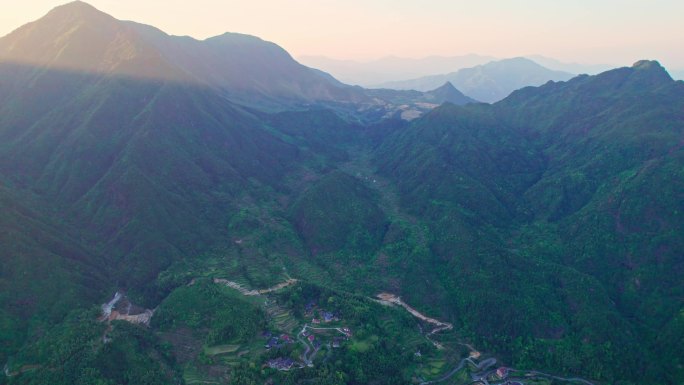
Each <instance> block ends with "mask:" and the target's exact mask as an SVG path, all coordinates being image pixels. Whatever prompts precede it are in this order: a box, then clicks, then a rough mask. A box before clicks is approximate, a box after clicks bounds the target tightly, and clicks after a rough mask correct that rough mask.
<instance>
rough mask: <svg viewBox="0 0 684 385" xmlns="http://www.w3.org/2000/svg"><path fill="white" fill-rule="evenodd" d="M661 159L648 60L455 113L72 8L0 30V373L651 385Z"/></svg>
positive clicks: (275, 52)
mask: <svg viewBox="0 0 684 385" xmlns="http://www.w3.org/2000/svg"><path fill="white" fill-rule="evenodd" d="M195 59H198V60H195ZM440 85H441V84H440ZM444 101H447V102H452V103H457V104H463V105H460V106H458V105H455V104H451V103H446V104H443V105H441V106H439V107H436V108H435V106H436V105H439V104H442V102H444ZM423 113H425V115H424V116H421V117H419V115H421V114H423ZM409 119H412V120H411V122H408V121H407V120H409ZM683 164H684V83H682V82H681V81H679V82H675V81H674V80H672V78H671V77H670V76H669V75H668V73H667V72H666V71H665V69H663V68H662V67H661V66H660V65H659V64H658V63H657V62H654V61H642V62H638V63H636V64H635V65H634V66H632V67H628V68H619V69H615V70H611V71H608V72H604V73H601V74H599V75H596V76H579V77H576V78H573V79H571V80H569V81H567V82H556V83H554V82H548V83H546V84H544V85H543V86H541V87H536V88H535V87H527V88H524V89H521V90H518V91H515V92H513V93H512V94H511V95H510V96H509V97H507V98H505V99H504V100H502V101H500V102H498V103H495V104H492V105H490V104H478V103H474V100H472V99H470V98H468V97H466V96H465V95H463V94H462V93H461V92H460V91H459V90H458V89H456V88H455V87H454V86H453V85H452V84H450V83H447V84H444V85H443V86H441V87H440V88H438V89H436V90H434V91H431V92H418V91H394V90H364V89H362V88H359V87H350V86H346V85H344V84H341V83H339V82H337V81H336V80H334V79H333V78H331V77H329V76H328V75H325V74H323V73H321V72H319V71H316V70H312V69H309V68H306V67H304V66H301V65H299V64H297V63H296V62H294V61H293V60H292V59H291V58H290V57H289V55H288V54H287V53H286V52H285V51H283V50H282V49H281V48H279V47H277V46H275V45H273V44H271V43H266V42H263V41H261V40H259V39H257V38H254V37H249V36H244V35H235V34H229V35H224V36H221V37H217V38H213V39H208V40H206V41H196V40H193V39H190V38H179V37H170V36H168V35H166V34H164V33H163V32H161V31H158V30H156V29H154V28H152V27H148V26H143V25H138V24H134V23H131V22H121V21H118V20H116V19H113V18H111V17H109V16H107V15H105V14H102V13H100V12H99V11H97V10H95V9H94V8H92V7H90V6H88V5H86V4H84V3H78V2H77V3H72V4H69V5H66V6H63V7H60V8H57V9H56V10H54V11H52V12H51V13H50V14H48V15H47V16H46V17H45V18H43V19H41V20H39V21H37V22H34V23H31V24H28V25H27V26H24V27H22V28H20V29H18V30H17V31H15V32H13V33H12V34H10V35H8V36H7V37H5V38H2V39H0V208H1V209H2V213H3V214H2V215H1V216H0V261H1V262H2V264H1V267H0V288H2V290H1V291H0V359H1V360H2V361H3V362H2V363H3V364H4V363H5V362H6V365H5V367H4V374H5V375H4V376H2V377H0V383H9V384H44V383H50V384H76V383H84V384H85V383H102V384H119V383H130V384H135V383H148V384H164V383H209V382H214V383H238V384H252V383H254V384H263V383H286V384H298V383H315V384H345V383H347V384H368V383H377V384H397V383H407V384H408V383H424V382H425V381H430V380H438V379H440V378H442V377H443V376H447V375H448V381H451V382H453V383H461V382H468V381H472V378H473V377H471V376H475V377H477V378H484V379H485V380H487V379H488V378H489V380H491V381H492V383H499V382H501V381H503V379H502V378H499V377H496V378H495V377H491V375H493V373H494V371H493V370H489V369H488V368H490V369H494V368H493V367H492V365H493V362H497V361H496V360H498V362H502V364H503V365H506V366H510V367H512V368H515V369H512V373H514V375H512V376H513V377H515V376H518V377H520V378H534V380H535V381H537V382H538V383H540V384H551V383H556V382H554V381H561V380H559V379H558V378H560V377H581V378H583V379H587V380H588V381H590V382H592V383H597V384H598V383H611V384H643V383H654V384H655V383H663V384H677V383H680V382H681V381H682V380H683V379H684V369H682V365H684V363H683V362H682V359H681V358H680V357H682V352H681V349H682V348H681V347H682V346H684V343H682V342H683V341H682V338H684V319H683V318H682V317H683V314H684V283H683V282H682V280H681V278H680V277H681V276H683V275H684V260H683V259H682V250H684V238H683V237H682V234H684V220H683V217H682V215H684V214H682V213H684V207H683V205H684V169H683V168H682V165H683ZM115 292H118V294H117V295H116V296H114V293H115ZM381 292H385V296H384V297H381V298H385V299H386V298H391V295H389V294H388V293H390V294H394V295H397V296H401V298H402V299H403V301H404V302H403V303H402V302H400V301H394V302H392V301H388V300H384V302H383V301H378V299H377V298H375V297H376V295H378V294H379V293H381ZM112 296H114V299H112V300H111V302H110V303H109V306H103V307H102V308H100V304H102V303H105V302H107V301H109V300H110V299H111V298H112ZM117 301H119V302H117ZM378 302H380V303H378ZM398 303H399V304H401V306H405V307H407V309H408V308H410V307H409V306H408V305H407V304H410V305H412V306H413V307H415V309H413V308H411V310H412V311H413V312H412V313H409V312H406V311H404V310H403V309H402V308H400V307H398V306H394V307H392V306H391V305H392V304H395V305H396V304H398ZM416 314H428V315H429V316H431V317H435V318H438V319H439V320H441V321H437V320H436V319H432V318H429V317H425V316H422V315H421V317H422V318H421V317H418V316H416ZM414 316H415V317H414ZM321 323H329V325H333V327H329V328H328V329H324V328H321V327H320V325H319V324H321ZM317 325H318V326H317ZM323 326H325V325H323ZM316 328H318V329H316ZM324 330H328V331H324ZM305 332H306V334H305ZM311 337H313V338H311ZM274 338H275V340H274ZM307 341H308V342H307ZM316 341H319V342H316ZM320 341H323V342H320ZM317 344H318V345H317ZM476 349H477V352H476V351H475V350H476ZM319 352H320V353H319ZM475 353H477V354H475ZM468 354H470V355H471V356H472V357H473V358H470V361H467V360H465V357H467V355H468ZM480 354H482V355H483V356H482V358H481V359H480V360H479V361H477V362H476V361H474V360H476V359H478V357H479V355H480ZM494 358H495V359H496V360H495V361H491V360H492V359H494ZM288 365H289V366H288ZM459 365H460V367H459ZM283 367H288V368H290V369H291V370H290V371H285V370H278V369H282V368H283ZM454 368H456V369H458V370H454ZM540 372H547V373H554V374H555V375H556V378H555V379H553V378H552V377H551V375H548V376H547V375H544V374H543V373H540ZM478 376H479V377H478ZM516 378H517V377H516ZM445 381H446V380H445Z"/></svg>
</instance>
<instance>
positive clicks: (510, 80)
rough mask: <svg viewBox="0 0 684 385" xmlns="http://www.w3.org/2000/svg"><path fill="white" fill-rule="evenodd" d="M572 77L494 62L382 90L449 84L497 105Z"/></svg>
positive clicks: (525, 63) (521, 62) (518, 62)
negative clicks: (526, 89) (528, 89)
mask: <svg viewBox="0 0 684 385" xmlns="http://www.w3.org/2000/svg"><path fill="white" fill-rule="evenodd" d="M572 76H573V75H571V74H569V73H566V72H561V71H552V70H549V69H547V68H544V67H542V66H541V65H539V64H537V63H535V62H533V61H532V60H529V59H526V58H513V59H505V60H500V61H493V62H490V63H487V64H483V65H479V66H476V67H472V68H464V69H461V70H459V71H457V72H452V73H449V74H445V75H434V76H426V77H423V78H418V79H412V80H406V81H398V82H389V83H384V84H381V85H380V86H381V87H384V88H393V89H413V90H418V91H428V90H431V89H434V88H436V87H439V86H440V85H442V84H444V83H445V82H450V83H452V84H453V85H454V86H455V87H456V88H458V89H459V90H460V91H462V92H463V93H464V94H466V95H467V96H469V97H471V98H473V99H476V100H479V101H482V102H487V103H494V102H497V101H499V100H501V99H503V98H505V97H506V96H508V95H509V94H510V93H511V92H513V91H515V90H517V89H520V88H523V87H529V86H539V85H542V84H544V83H546V82H548V81H550V80H552V81H563V80H568V79H570V78H571V77H572Z"/></svg>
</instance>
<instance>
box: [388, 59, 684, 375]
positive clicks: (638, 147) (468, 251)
mask: <svg viewBox="0 0 684 385" xmlns="http://www.w3.org/2000/svg"><path fill="white" fill-rule="evenodd" d="M683 107H684V85H683V84H682V83H681V82H674V81H673V80H672V79H671V78H670V77H669V75H668V74H667V72H666V71H665V70H664V69H663V68H662V67H661V66H660V65H659V64H658V63H657V62H649V61H643V62H638V63H636V64H635V65H634V66H633V67H631V68H621V69H616V70H613V71H608V72H606V73H603V74H600V75H597V76H593V77H589V76H584V77H578V78H575V79H573V80H571V81H569V82H567V83H549V84H547V85H545V86H543V87H540V88H526V89H523V90H520V91H517V92H515V93H514V94H513V95H511V96H510V97H508V98H507V99H505V100H504V101H502V102H500V103H498V104H496V105H493V106H487V105H474V106H466V107H455V106H443V107H441V108H439V109H437V110H435V111H434V112H432V113H431V114H429V115H427V116H426V117H425V118H422V119H420V120H419V121H417V122H416V123H415V124H414V125H413V126H412V127H410V128H408V129H405V130H401V131H398V132H395V133H394V134H392V135H391V137H390V138H389V139H388V140H387V141H386V142H385V143H384V144H383V145H382V146H381V148H380V150H379V152H378V155H377V164H378V165H379V166H380V170H381V172H382V173H383V174H385V175H387V176H389V177H391V178H392V180H393V181H394V182H396V183H397V186H398V187H399V190H400V192H401V197H402V202H403V205H404V207H405V208H406V209H407V210H410V211H411V212H412V213H414V214H415V215H417V216H419V217H422V218H427V220H428V223H430V226H431V227H432V229H433V232H434V233H435V241H434V244H433V250H434V251H435V252H436V253H437V255H438V256H440V257H441V258H443V259H444V260H445V263H446V265H447V266H449V268H448V271H446V272H445V277H443V278H442V280H446V282H447V283H446V286H447V287H449V289H448V290H450V293H452V295H453V296H456V297H459V294H458V293H459V292H461V291H463V292H468V293H469V295H472V294H473V288H474V287H478V284H477V283H475V282H473V283H471V284H470V285H469V286H468V285H466V287H464V286H463V285H464V283H467V282H469V279H468V276H467V275H466V276H463V272H464V271H466V272H467V271H471V272H472V271H473V269H477V270H476V271H478V280H479V282H480V284H481V283H483V282H486V285H485V287H488V288H490V289H491V290H492V291H491V292H488V291H482V292H481V293H480V294H479V295H478V298H479V302H480V303H489V304H493V303H496V301H497V298H498V297H497V294H496V293H498V292H502V291H503V292H507V293H509V294H510V293H517V294H516V295H514V296H513V297H512V298H520V299H521V302H520V304H519V305H518V306H519V307H517V309H518V310H514V309H507V307H506V306H505V305H504V304H499V305H496V306H488V305H484V306H483V307H482V308H479V307H478V306H477V305H472V307H471V308H470V310H469V312H470V313H472V312H473V310H474V309H475V313H476V315H475V316H474V317H473V319H469V315H461V313H458V312H457V313H456V314H459V315H458V319H460V320H461V321H460V322H463V323H464V324H466V325H467V324H469V323H471V322H477V325H478V327H477V330H478V332H479V333H481V334H482V335H483V336H484V337H485V339H487V340H488V341H489V343H492V344H494V345H497V346H498V347H499V349H501V350H502V351H505V350H508V349H516V348H515V344H513V343H512V342H511V343H508V342H503V341H501V340H497V337H496V336H501V334H498V333H501V331H502V329H505V330H507V332H505V333H504V335H506V336H509V337H512V338H514V341H515V338H516V337H517V338H521V339H523V340H526V341H528V342H527V343H526V344H527V345H528V347H529V348H532V349H533V350H537V349H541V350H537V353H535V354H534V356H532V357H528V358H523V357H522V356H521V355H519V354H517V353H515V354H513V357H515V356H516V355H517V360H519V361H518V362H519V363H520V364H523V363H524V362H527V363H528V364H529V363H531V362H535V361H536V362H544V361H545V362H546V365H551V366H556V365H562V366H564V367H565V370H571V371H577V372H584V373H586V374H588V375H590V376H594V377H598V378H605V379H607V380H609V381H617V380H618V379H631V380H632V381H635V380H637V379H643V378H659V377H660V376H665V378H667V382H668V383H676V382H677V381H678V379H679V380H681V379H680V378H678V377H677V375H676V374H674V377H673V373H665V368H664V367H662V366H660V365H659V364H658V363H657V359H656V357H657V352H658V348H657V347H656V345H655V344H653V343H652V342H653V341H656V340H657V338H658V337H657V336H658V335H659V334H660V333H661V330H662V328H663V327H665V325H669V326H668V331H667V333H669V334H670V335H677V333H681V330H678V331H676V332H675V331H674V330H673V329H672V328H675V329H676V328H677V326H673V325H678V323H677V322H678V321H676V319H677V317H679V314H680V312H681V309H682V308H683V306H684V303H683V302H682V298H683V297H682V293H683V291H684V287H683V286H682V284H681V282H677V279H676V278H674V277H678V276H681V274H682V273H683V272H684V261H682V259H681V250H682V249H683V247H684V244H682V238H681V235H680V234H682V233H683V232H684V221H682V216H681V212H682V210H684V207H683V206H682V202H684V195H683V193H682V192H683V191H684V189H683V187H684V185H683V183H684V175H682V173H681V165H682V160H684V158H683V156H684V153H683V151H682V150H683V149H684V147H682V145H681V143H682V140H683V138H684V136H683V135H684V124H683V123H682V122H684V120H683V118H684V115H682V111H684V108H683ZM495 261H496V262H495ZM528 264H532V265H536V267H535V268H532V267H531V266H530V265H528ZM497 265H498V267H497ZM475 266H478V267H475ZM500 269H504V271H505V277H506V278H505V279H503V280H499V279H497V277H502V276H501V274H502V272H501V270H500ZM471 274H472V273H471ZM539 275H541V277H546V278H541V277H540V276H539ZM538 279H551V281H552V282H556V283H555V284H551V285H550V286H551V287H554V288H555V289H550V291H548V292H546V294H545V295H544V296H543V297H536V294H534V292H526V291H525V290H527V289H529V288H530V286H528V285H527V284H521V285H517V284H516V283H517V282H523V281H524V280H527V281H528V282H535V281H537V280H538ZM532 285H533V286H532V287H534V288H535V289H534V291H537V292H538V291H539V290H549V286H548V285H549V283H547V284H532ZM582 287H585V288H584V289H582ZM542 288H544V289H542ZM587 289H588V290H589V291H590V292H591V293H592V294H591V296H587V294H586V291H585V290H587ZM522 298H525V299H524V300H523V299H522ZM541 298H544V299H541ZM451 301H453V300H451ZM460 301H464V299H460V298H459V299H458V300H456V303H459V302H460ZM465 301H467V300H465ZM513 301H514V302H517V300H513ZM586 301H589V302H586ZM594 301H596V302H594ZM452 303H453V302H452ZM452 306H453V305H452ZM452 306H450V308H451V311H453V310H454V309H455V308H454V307H452ZM514 306H516V305H514ZM556 306H558V307H556ZM587 306H588V307H587ZM458 308H459V307H458V306H457V307H456V309H458ZM540 308H544V309H546V310H545V312H546V313H547V314H546V315H545V316H540V317H538V318H536V317H532V318H528V315H529V314H530V313H529V312H530V311H535V310H539V309H540ZM592 308H593V309H601V312H603V313H600V312H596V311H594V310H591V309H592ZM523 309H524V310H523ZM532 309H534V310H532ZM461 310H462V311H463V312H465V313H468V312H467V311H466V308H461ZM508 311H510V312H511V313H508ZM490 317H491V318H490ZM587 317H591V319H592V320H591V321H589V322H587V321H588V320H589V319H590V318H587ZM502 319H506V320H508V319H515V320H518V322H519V324H517V325H516V326H514V327H513V326H506V325H507V322H505V321H504V322H502V321H501V320H502ZM552 319H554V320H556V321H555V322H557V323H556V324H555V325H554V322H552V323H551V324H544V322H547V321H548V320H552ZM611 325H612V326H611ZM611 329H613V330H612V331H611ZM488 330H489V331H488ZM543 330H547V331H548V332H549V333H550V334H548V335H544V332H543ZM554 330H555V331H554ZM616 331H617V332H616ZM630 339H635V340H637V341H649V342H647V343H646V346H644V347H643V348H642V351H637V350H636V349H637V346H636V345H633V343H632V342H631V341H630ZM606 344H610V346H612V348H607V346H608V345H606ZM551 346H553V348H551V349H553V351H554V352H555V353H550V354H549V353H542V350H544V349H546V348H550V347H551ZM580 347H581V348H580ZM647 347H648V348H647ZM582 349H584V351H582ZM643 349H646V351H648V353H645V351H644V350H643ZM648 349H650V350H648ZM667 349H670V350H671V348H667ZM611 351H612V353H610V352H611ZM618 352H619V353H618ZM607 354H619V356H620V359H617V360H613V361H612V363H610V364H609V363H608V361H609V360H607V359H606V358H605V357H606V356H605V355H607ZM645 354H646V355H645ZM588 355H589V356H591V355H595V356H594V357H595V359H596V360H597V361H595V362H594V363H593V364H590V363H589V362H584V363H580V362H582V361H583V360H584V359H585V358H586V357H588ZM561 356H564V357H565V358H563V359H561V358H560V357H561ZM568 357H573V358H571V359H570V358H568ZM600 357H602V358H600ZM644 358H645V359H646V362H642V363H641V364H639V365H640V367H641V369H639V370H636V368H635V367H634V366H633V365H635V364H636V363H637V362H639V361H640V360H642V359H644ZM526 360H529V361H526ZM568 360H570V361H568ZM573 360H577V361H573ZM561 362H562V364H561ZM569 362H575V364H569ZM618 368H619V369H618Z"/></svg>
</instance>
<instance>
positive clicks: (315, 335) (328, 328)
mask: <svg viewBox="0 0 684 385" xmlns="http://www.w3.org/2000/svg"><path fill="white" fill-rule="evenodd" d="M304 316H305V317H307V318H311V322H310V323H305V324H304V325H303V326H302V329H301V330H300V331H299V333H298V334H297V336H296V338H293V337H292V336H290V335H289V334H280V335H274V333H272V332H271V331H264V332H263V333H262V337H263V338H265V339H266V344H265V345H264V348H266V349H267V350H279V349H281V348H285V347H287V346H288V345H294V344H297V343H299V344H301V345H302V346H303V347H304V352H303V353H302V354H301V355H300V356H299V357H298V359H297V360H296V359H294V358H292V356H291V355H289V356H285V355H283V356H279V357H276V358H272V359H270V360H268V361H267V362H266V363H265V364H264V366H265V367H269V368H272V369H276V370H282V371H287V370H292V369H302V368H304V367H312V366H313V361H314V359H315V357H316V355H317V354H318V352H319V351H320V350H321V349H322V348H324V347H325V348H327V349H329V350H331V349H339V348H340V347H342V346H343V344H344V343H345V342H346V341H348V340H349V339H350V338H351V337H352V331H351V329H350V328H349V327H346V326H339V323H340V321H341V320H340V317H339V316H338V315H337V314H335V313H334V312H332V311H328V310H325V309H321V308H318V306H317V305H316V303H315V302H309V303H308V304H307V305H306V307H305V313H304ZM283 351H284V352H285V349H283ZM290 351H291V350H290Z"/></svg>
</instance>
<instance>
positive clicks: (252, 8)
mask: <svg viewBox="0 0 684 385" xmlns="http://www.w3.org/2000/svg"><path fill="white" fill-rule="evenodd" d="M65 2H66V1H64V0H31V1H30V3H31V4H30V5H28V4H26V2H18V1H16V0H0V5H1V6H2V9H3V12H2V13H1V14H0V36H4V35H6V34H7V33H9V32H11V31H12V30H14V29H16V28H18V27H19V26H21V25H23V24H25V23H27V22H29V21H33V20H36V19H38V18H40V17H41V16H43V15H44V14H46V13H47V12H48V11H49V10H50V9H52V8H54V7H55V6H58V5H61V4H63V3H65ZM88 3H90V4H92V5H93V6H95V7H97V8H98V9H100V10H101V11H103V12H106V13H108V14H110V15H112V16H114V17H116V18H118V19H122V20H133V21H137V22H140V23H144V24H149V25H153V26H155V27H157V28H160V29H161V30H163V31H165V32H167V33H169V34H174V35H189V36H193V37H195V38H199V39H204V38H207V37H210V36H215V35H219V34H221V33H224V32H240V33H247V34H251V35H255V36H259V37H261V38H263V39H265V40H269V41H273V42H275V43H277V44H279V45H281V46H282V47H283V48H285V49H286V50H288V51H289V52H290V53H291V54H292V55H293V56H295V57H299V56H305V55H314V56H327V57H331V58H337V59H350V60H361V61H368V60H372V59H377V58H380V57H385V56H398V57H410V58H420V57H426V56H433V55H437V56H455V55H465V54H470V53H476V54H482V55H491V56H495V57H502V58H503V57H514V56H523V55H530V54H539V55H544V56H548V57H552V58H555V59H558V60H562V61H566V62H579V63H586V64H589V63H592V64H599V63H600V64H620V65H628V64H631V63H632V62H634V61H636V60H638V59H656V60H660V61H661V62H662V63H663V64H664V65H665V66H666V67H667V66H669V67H671V68H673V69H684V49H682V43H683V42H684V23H682V21H681V19H682V16H683V15H684V1H674V0H650V1H644V0H593V1H589V0H576V1H573V2H564V3H563V4H559V2H555V1H548V0H517V1H512V0H482V1H477V2H472V1H462V0H423V1H421V2H418V1H412V0H365V1H363V0H345V1H343V0H315V1H310V0H289V1H278V0H251V1H244V0H194V1H192V2H190V3H189V2H187V1H181V0H144V1H140V0H137V1H136V0H90V1H88Z"/></svg>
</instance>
